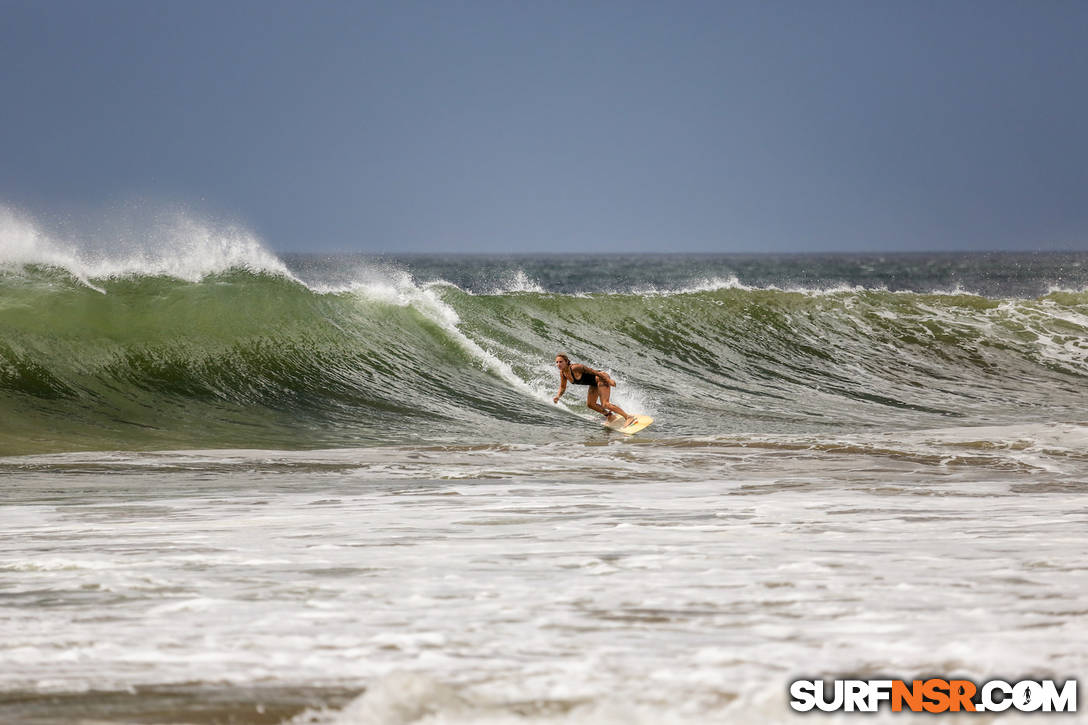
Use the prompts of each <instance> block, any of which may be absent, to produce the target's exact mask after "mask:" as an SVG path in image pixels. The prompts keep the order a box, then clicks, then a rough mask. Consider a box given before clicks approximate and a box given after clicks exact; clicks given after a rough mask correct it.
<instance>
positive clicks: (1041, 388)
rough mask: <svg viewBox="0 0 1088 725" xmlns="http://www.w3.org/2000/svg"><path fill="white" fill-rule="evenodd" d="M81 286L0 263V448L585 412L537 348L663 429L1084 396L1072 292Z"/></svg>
mask: <svg viewBox="0 0 1088 725" xmlns="http://www.w3.org/2000/svg"><path fill="white" fill-rule="evenodd" d="M93 286H94V287H95V288H97V289H94V288H92V287H90V286H88V284H86V283H83V282H80V281H79V280H76V279H74V278H72V277H71V276H70V275H69V274H68V273H66V272H64V271H63V270H60V269H57V268H53V267H48V266H36V267H25V268H22V269H20V270H18V271H17V272H12V271H10V270H9V271H6V272H4V273H3V274H2V275H0V453H2V454H18V453H30V452H40V451H59V450H73V449H148V448H204V447H208V448H212V447H214V448H223V447H244V448H262V447H277V448H311V447H322V446H344V445H363V444H371V443H387V442H399V443H403V442H432V443H448V442H459V443H463V442H473V441H479V442H495V441H514V442H518V441H526V442H529V441H543V440H549V439H554V438H557V437H559V438H563V437H567V438H573V439H575V440H579V439H585V438H586V436H587V435H588V436H594V435H599V434H600V433H599V431H598V429H597V428H596V426H595V425H594V424H593V423H592V421H591V420H583V419H580V418H578V417H575V416H583V417H588V415H587V413H586V411H585V408H584V401H583V400H582V399H581V397H580V396H582V395H584V394H585V389H584V388H579V387H573V388H572V389H571V390H568V393H567V397H566V398H565V399H564V400H563V401H562V404H561V405H560V406H553V405H552V403H551V397H552V396H553V395H554V394H555V391H556V390H557V388H558V375H557V373H556V372H555V368H554V364H553V358H554V355H555V353H556V352H557V351H560V350H565V351H568V352H569V353H570V355H571V356H572V358H573V359H575V360H576V361H580V360H584V361H585V362H587V363H588V364H590V365H593V366H594V367H598V368H605V369H608V370H610V371H611V372H612V374H613V375H614V377H615V378H616V379H617V380H618V381H619V386H618V388H617V389H616V391H615V393H614V400H615V401H616V402H618V403H619V404H620V405H622V406H624V407H625V408H627V409H628V410H629V412H640V413H650V414H651V415H654V416H655V417H657V418H658V419H659V423H658V424H657V425H656V426H655V428H656V429H657V430H658V431H661V433H660V435H670V436H671V435H678V436H687V435H694V436H701V435H717V434H735V433H744V432H787V431H808V430H818V429H823V428H835V429H873V428H876V429H885V430H895V429H902V428H922V427H930V426H932V427H940V426H947V425H974V424H997V423H1000V422H1009V421H1025V420H1063V419H1064V420H1076V419H1078V418H1079V417H1081V413H1080V411H1081V410H1083V409H1084V407H1085V403H1086V402H1088V400H1086V396H1085V393H1084V392H1082V391H1083V390H1085V389H1086V386H1085V385H1084V383H1085V379H1084V378H1085V371H1086V370H1088V367H1086V365H1085V362H1086V359H1088V344H1086V343H1085V340H1086V339H1088V337H1086V335H1085V332H1086V328H1088V295H1086V294H1085V293H1080V292H1054V293H1051V294H1048V295H1045V296H1042V297H1037V298H1027V299H1016V298H1001V297H993V298H988V297H983V296H977V295H967V294H959V295H952V294H919V293H911V292H888V291H876V290H866V289H844V290H841V291H831V292H822V293H813V292H802V291H793V292H791V291H782V290H777V289H773V288H769V289H760V288H746V287H743V286H739V285H732V284H726V285H721V286H717V287H715V286H713V285H711V286H709V287H708V288H706V289H694V290H692V291H688V292H683V291H680V292H669V293H660V292H649V293H648V292H642V293H634V292H611V293H607V292H594V293H577V294H575V293H566V294H562V293H551V292H544V291H506V292H501V291H500V292H495V293H492V294H472V293H469V292H466V291H464V290H462V289H461V288H459V287H457V286H454V285H452V284H445V283H432V284H427V285H421V284H419V283H418V282H416V281H414V280H413V279H411V278H410V277H408V276H407V275H404V274H400V275H391V276H389V278H388V279H385V280H384V281H377V282H368V283H366V284H357V285H342V286H340V287H339V288H337V289H336V290H333V291H321V290H322V288H321V287H319V286H317V285H314V286H313V287H311V286H307V285H306V284H303V283H302V282H299V281H297V280H295V279H292V278H290V277H289V276H285V275H282V274H262V273H254V272H248V271H241V270H232V271H228V272H225V273H221V274H215V275H211V276H206V277H204V278H203V279H202V280H200V281H198V282H192V281H182V280H179V279H176V278H172V277H166V276H142V275H128V276H124V277H117V278H109V279H105V280H95V281H93ZM527 288H528V289H530V290H532V289H533V288H532V287H531V286H527ZM537 289H539V288H537ZM572 414H573V415H572ZM593 420H595V419H593ZM666 431H667V432H666Z"/></svg>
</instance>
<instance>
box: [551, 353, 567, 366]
mask: <svg viewBox="0 0 1088 725" xmlns="http://www.w3.org/2000/svg"><path fill="white" fill-rule="evenodd" d="M555 356H556V357H561V358H563V359H564V360H566V361H567V365H570V355H568V354H567V353H565V352H557V353H555Z"/></svg>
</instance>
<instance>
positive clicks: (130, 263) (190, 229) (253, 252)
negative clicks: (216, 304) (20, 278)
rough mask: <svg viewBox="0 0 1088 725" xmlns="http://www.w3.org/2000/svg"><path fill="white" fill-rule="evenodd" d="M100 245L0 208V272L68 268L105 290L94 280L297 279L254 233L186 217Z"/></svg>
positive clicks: (178, 215)
mask: <svg viewBox="0 0 1088 725" xmlns="http://www.w3.org/2000/svg"><path fill="white" fill-rule="evenodd" d="M95 246H96V245H95V244H92V243H90V242H88V241H85V240H84V241H82V242H70V241H65V240H61V239H57V238H55V237H53V236H51V235H49V234H47V233H46V232H44V231H43V230H42V229H41V227H40V225H38V224H36V223H35V222H34V221H33V220H31V219H30V218H29V217H27V216H24V215H21V214H19V213H17V212H16V211H14V210H13V209H11V208H9V207H5V206H0V268H6V269H7V270H9V272H10V271H17V270H20V269H25V268H27V267H31V266H44V267H53V268H59V269H63V270H65V271H66V272H67V273H68V274H70V275H71V276H72V277H74V278H75V279H77V280H79V281H81V282H83V283H84V284H86V285H87V286H90V287H92V288H94V289H96V290H97V291H99V292H102V291H103V290H102V288H101V287H100V286H98V285H95V284H93V283H92V282H99V281H103V280H107V279H115V278H119V277H159V276H162V277H172V278H175V279H179V280H184V281H187V282H199V281H200V280H202V279H205V278H207V277H210V276H213V275H216V274H222V273H225V272H229V271H235V270H242V271H247V272H252V273H254V274H272V275H277V276H282V277H287V278H290V279H296V278H295V276H294V274H292V272H291V271H290V270H289V269H288V268H287V265H285V264H284V263H283V261H282V260H280V258H279V257H277V256H276V255H275V254H274V253H272V252H271V251H269V250H268V249H266V248H265V247H264V245H263V244H262V243H261V242H260V240H258V239H257V238H256V237H255V236H254V235H253V234H251V233H249V232H247V231H245V230H244V229H241V228H239V227H233V226H217V225H214V224H212V223H210V222H207V221H203V220H200V219H198V218H195V217H193V216H188V215H185V214H181V213H175V214H171V215H169V216H167V217H164V218H161V219H159V220H158V221H156V222H155V223H154V224H153V225H151V226H150V227H148V228H146V229H143V230H141V231H140V232H138V233H135V234H134V235H133V236H130V237H129V238H113V239H109V240H106V241H104V242H101V243H99V244H98V245H97V246H98V247H99V248H98V249H97V250H95V249H94V247H95Z"/></svg>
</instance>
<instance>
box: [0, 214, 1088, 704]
mask: <svg viewBox="0 0 1088 725" xmlns="http://www.w3.org/2000/svg"><path fill="white" fill-rule="evenodd" d="M1086 290H1088V254H1084V253H1069V254H1041V255H1032V254H972V255H952V254H928V255H923V254H918V255H885V256H879V255H822V256H811V255H809V256H805V255H797V256H766V255H750V256H738V255H732V256H685V255H656V256H634V257H624V256H608V257H599V258H595V257H584V256H542V257H525V256H520V257H519V256H505V257H493V256H492V257H473V256H454V257H436V256H414V257H400V258H397V257H383V258H374V257H364V256H349V255H340V256H305V255H276V254H273V253H272V252H270V251H268V250H267V249H266V248H265V247H263V246H262V245H261V244H260V243H259V242H258V241H257V240H255V239H253V238H252V237H249V236H247V235H245V234H240V233H225V232H222V231H210V230H208V229H204V228H202V227H199V225H194V226H191V227H187V228H185V229H183V230H181V231H179V232H178V234H177V235H175V238H174V239H172V240H171V242H170V243H169V244H164V243H159V244H157V245H151V246H146V245H145V246H144V247H142V248H141V247H137V248H135V249H133V248H125V249H114V250H106V251H102V250H98V251H95V252H93V253H92V252H90V251H88V250H86V249H84V248H82V247H80V245H79V244H62V243H59V242H57V241H55V240H52V239H50V238H49V237H48V236H47V235H46V234H45V233H44V232H41V231H40V230H39V229H37V228H36V227H34V226H33V225H32V224H30V223H27V222H21V221H19V220H14V219H6V220H3V223H0V721H3V722H13V723H16V722H17V723H70V722H85V723H92V722H93V723H135V722H139V723H145V722H146V723H212V722H222V723H227V722H230V723H337V724H349V723H765V722H786V721H793V720H795V719H804V718H806V717H807V718H810V719H811V718H812V717H814V716H811V715H809V716H801V715H797V716H794V715H791V711H790V709H789V707H788V699H789V698H788V684H789V682H790V681H792V680H794V679H797V678H813V677H827V678H834V677H847V676H862V677H877V676H890V677H903V678H907V679H910V678H917V677H923V676H928V675H946V676H956V677H962V678H966V679H972V680H975V681H982V680H987V679H994V678H999V677H1000V678H1005V679H1010V680H1017V679H1044V678H1052V679H1059V680H1065V679H1069V678H1076V677H1081V676H1082V675H1083V674H1084V673H1085V671H1086V665H1088V576H1086V574H1088V563H1086V562H1088V536H1086V535H1085V531H1086V528H1085V527H1086V524H1088V500H1086V496H1085V493H1086V491H1088V415H1086V414H1085V412H1084V411H1085V408H1086V404H1088V387H1086V385H1085V383H1086V382H1088V334H1086V333H1088V291H1086ZM560 350H563V351H566V352H568V353H569V354H570V356H571V357H572V359H574V360H575V361H584V362H586V363H587V364H590V365H592V366H594V367H597V368H604V369H606V370H609V371H610V372H611V374H612V375H613V377H615V379H616V380H617V382H618V386H617V388H616V390H615V392H614V396H613V400H614V401H615V402H618V403H619V404H620V405H621V406H623V407H624V408H625V409H627V410H628V411H629V412H636V413H647V414H650V415H653V416H654V417H655V419H656V422H655V423H654V425H653V426H651V427H650V428H648V429H647V430H645V431H643V432H642V433H640V434H638V435H636V436H633V437H630V438H628V437H624V436H623V435H620V434H618V433H615V432H612V431H609V430H607V429H605V428H603V427H602V426H601V425H600V424H599V423H600V416H599V415H597V414H595V413H592V412H591V411H589V410H587V409H586V407H585V405H584V403H585V401H584V394H585V393H584V389H582V388H577V387H575V388H573V390H568V393H567V395H566V396H565V397H564V398H563V399H562V400H561V402H560V404H559V405H554V404H553V403H552V401H551V399H552V396H553V395H555V393H556V391H557V388H558V375H557V373H556V371H555V368H554V363H553V359H554V355H555V353H556V352H558V351H560ZM1081 709H1082V710H1083V708H1081ZM816 717H818V716H816ZM1038 717H1039V716H1034V717H1030V718H1025V720H1027V721H1030V722H1034V721H1036V720H1038ZM1052 717H1053V718H1054V719H1056V720H1057V721H1060V722H1068V721H1077V720H1079V719H1082V717H1081V716H1080V715H1071V716H1052ZM820 719H821V720H831V719H833V718H820ZM843 719H849V718H846V717H844V718H843ZM867 719H868V720H874V719H875V720H876V721H880V720H881V719H887V720H890V721H903V720H906V721H913V720H914V719H913V718H911V717H910V716H906V715H898V714H896V715H894V716H893V715H892V714H890V713H885V714H884V716H883V717H877V718H872V717H869V718H867ZM944 719H945V720H947V721H950V722H955V721H956V719H955V718H954V717H945V718H944ZM966 720H967V721H969V722H989V721H990V720H989V719H987V718H986V717H978V716H975V717H969V718H966ZM993 720H994V721H1000V722H1005V721H1010V722H1012V721H1015V720H1016V718H1015V717H1013V716H1006V717H1004V718H993Z"/></svg>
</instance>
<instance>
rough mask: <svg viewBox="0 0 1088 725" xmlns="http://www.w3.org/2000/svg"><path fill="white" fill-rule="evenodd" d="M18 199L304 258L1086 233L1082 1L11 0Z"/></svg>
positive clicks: (1005, 242)
mask: <svg viewBox="0 0 1088 725" xmlns="http://www.w3.org/2000/svg"><path fill="white" fill-rule="evenodd" d="M0 17H2V22H0V93H2V95H0V98H2V99H3V103H2V104H0V106H2V108H0V119H2V124H3V126H2V133H0V203H4V204H7V205H9V206H14V207H16V208H18V209H22V210H26V211H27V212H28V213H31V214H33V215H35V216H37V217H38V218H43V219H46V220H47V221H48V220H49V219H50V218H71V217H73V216H79V215H80V214H84V213H88V212H89V211H92V210H96V213H102V210H109V209H111V208H115V207H117V206H127V207H128V208H131V207H132V206H133V205H137V206H138V205H141V204H146V205H148V206H149V207H154V206H156V205H183V206H187V207H190V208H193V209H195V210H197V211H198V212H199V213H202V214H207V215H210V216H213V217H222V218H228V219H231V220H235V221H238V222H240V223H242V224H243V225H245V226H246V227H248V228H250V229H252V230H253V231H255V232H256V233H257V234H259V235H260V237H261V238H262V239H264V240H265V242H266V243H267V244H268V245H269V246H270V247H272V248H274V249H277V250H281V251H363V252H398V251H413V252H569V251H584V252H614V251H641V252H650V251H692V252H752V251H777V252H787V251H794V252H804V251H893V250H902V251H907V250H944V249H963V250H970V249H1085V250H1088V178H1086V177H1088V172H1086V169H1088V134H1086V133H1085V128H1086V127H1088V118H1086V117H1088V92H1086V89H1088V43H1086V42H1085V38H1088V3H1084V2H1071V1H1062V0H1046V1H1044V2H1027V1H1025V2H1002V1H1000V0H987V1H979V2H957V1H955V0H944V1H940V2H935V1H926V0H909V1H908V0H901V1H899V2H881V1H879V0H857V1H853V2H837V1H833V0H826V1H820V2H813V1H811V0H808V1H798V2H785V1H781V0H764V1H762V2H724V1H723V2H705V3H704V2H677V3H665V2H650V3H643V2H622V3H621V2H559V1H557V2H484V1H480V2H453V1H448V2H412V1H410V0H401V1H398V2H350V3H349V2H301V1H300V2H289V3H288V2H207V1H203V0H197V1H195V2H180V1H174V2H116V1H106V0H102V1H96V2H76V1H72V2H59V1H53V2H42V1H41V0H35V1H33V2H24V1H18V2H13V1H11V0H0Z"/></svg>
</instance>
